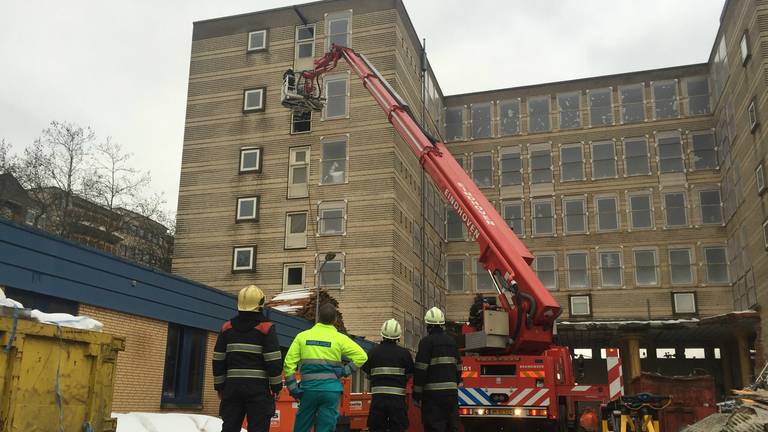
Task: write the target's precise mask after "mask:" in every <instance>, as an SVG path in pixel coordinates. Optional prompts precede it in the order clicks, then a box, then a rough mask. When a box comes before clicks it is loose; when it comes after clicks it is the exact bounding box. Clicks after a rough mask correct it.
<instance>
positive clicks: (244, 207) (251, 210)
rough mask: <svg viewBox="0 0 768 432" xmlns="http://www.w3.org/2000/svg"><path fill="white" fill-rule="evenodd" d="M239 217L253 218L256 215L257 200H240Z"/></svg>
mask: <svg viewBox="0 0 768 432" xmlns="http://www.w3.org/2000/svg"><path fill="white" fill-rule="evenodd" d="M239 213H240V214H239V217H241V218H251V217H254V216H256V201H255V200H250V199H248V200H242V201H240V212H239Z"/></svg>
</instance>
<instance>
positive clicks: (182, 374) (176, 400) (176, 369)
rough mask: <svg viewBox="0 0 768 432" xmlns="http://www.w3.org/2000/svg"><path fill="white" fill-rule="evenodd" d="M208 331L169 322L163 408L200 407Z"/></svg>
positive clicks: (164, 370)
mask: <svg viewBox="0 0 768 432" xmlns="http://www.w3.org/2000/svg"><path fill="white" fill-rule="evenodd" d="M207 344H208V332H206V331H205V330H201V329H196V328H192V327H187V326H183V325H180V324H175V323H168V337H167V338H166V345H165V367H164V369H163V396H162V400H161V407H162V408H166V407H171V406H172V407H174V408H182V407H183V408H201V407H202V403H203V381H204V380H203V373H204V371H205V349H206V346H207Z"/></svg>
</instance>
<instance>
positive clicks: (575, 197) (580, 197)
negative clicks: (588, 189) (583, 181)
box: [560, 195, 589, 235]
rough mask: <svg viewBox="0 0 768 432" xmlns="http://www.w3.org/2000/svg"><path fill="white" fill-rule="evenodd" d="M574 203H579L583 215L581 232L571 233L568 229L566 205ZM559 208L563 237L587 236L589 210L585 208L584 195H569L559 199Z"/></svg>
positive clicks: (585, 199) (585, 198) (585, 200)
mask: <svg viewBox="0 0 768 432" xmlns="http://www.w3.org/2000/svg"><path fill="white" fill-rule="evenodd" d="M574 201H580V202H581V209H582V211H583V213H582V214H581V216H582V219H581V220H582V226H583V229H582V230H577V231H571V230H569V229H568V225H569V224H568V216H569V214H568V203H569V202H574ZM560 205H561V208H562V214H563V235H575V234H589V210H588V207H587V197H586V195H571V196H565V195H564V196H563V197H562V199H561V203H560Z"/></svg>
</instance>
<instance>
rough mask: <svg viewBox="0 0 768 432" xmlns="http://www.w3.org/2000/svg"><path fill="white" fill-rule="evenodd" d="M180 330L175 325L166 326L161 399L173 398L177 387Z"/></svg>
mask: <svg viewBox="0 0 768 432" xmlns="http://www.w3.org/2000/svg"><path fill="white" fill-rule="evenodd" d="M180 354H181V328H180V327H179V326H178V325H176V324H169V325H168V338H167V341H166V345H165V371H164V373H163V397H166V398H175V397H176V390H177V385H178V373H179V368H180V367H181V359H180V358H179V356H180Z"/></svg>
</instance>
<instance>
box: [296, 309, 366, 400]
mask: <svg viewBox="0 0 768 432" xmlns="http://www.w3.org/2000/svg"><path fill="white" fill-rule="evenodd" d="M342 356H345V357H346V358H348V359H349V360H351V362H350V363H349V364H347V365H346V366H345V365H344V363H342ZM366 360H368V356H367V355H366V354H365V351H363V349H362V348H360V346H359V345H358V344H357V343H356V342H354V341H353V340H352V339H350V338H349V337H347V336H346V335H344V334H342V333H339V332H338V330H336V327H334V326H332V325H330V324H322V323H317V324H315V325H314V326H313V327H312V328H311V329H309V330H305V331H303V332H301V333H299V334H298V335H296V338H295V339H294V340H293V342H292V343H291V347H290V348H289V349H288V354H286V356H285V370H284V371H285V385H286V387H288V390H289V391H291V392H292V393H293V392H295V391H296V390H297V389H298V387H299V386H298V384H297V382H296V372H297V370H298V372H299V374H300V375H301V390H317V391H338V392H341V391H343V387H342V385H341V381H340V380H339V378H340V377H341V376H344V375H349V374H350V373H352V372H354V371H355V370H357V369H358V368H359V367H360V366H362V365H363V364H364V363H365V361H366Z"/></svg>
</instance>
